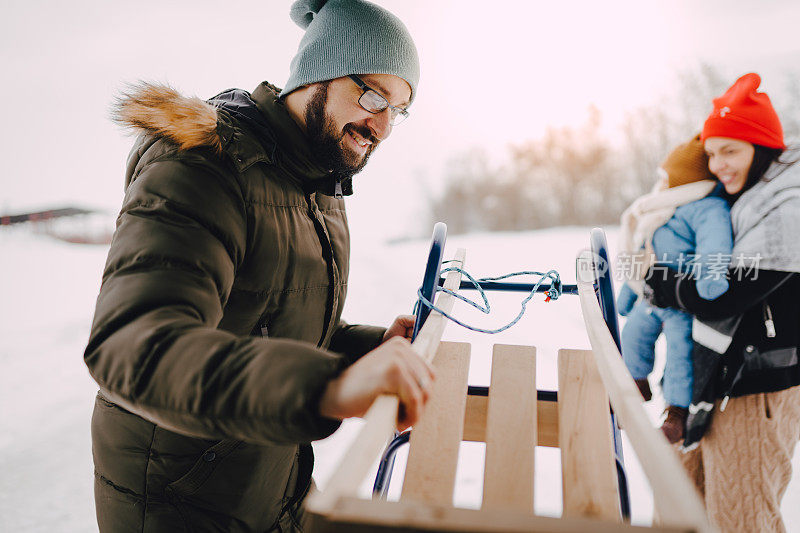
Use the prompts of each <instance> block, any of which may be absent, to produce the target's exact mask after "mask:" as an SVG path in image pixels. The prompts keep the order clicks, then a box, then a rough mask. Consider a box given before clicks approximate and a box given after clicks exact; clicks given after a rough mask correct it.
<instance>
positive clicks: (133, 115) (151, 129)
mask: <svg viewBox="0 0 800 533" xmlns="http://www.w3.org/2000/svg"><path fill="white" fill-rule="evenodd" d="M279 94H280V89H279V88H277V87H275V86H273V85H271V84H269V83H267V82H262V83H261V84H260V85H259V86H258V87H257V88H256V90H255V91H253V93H252V94H251V93H248V92H247V91H243V90H241V89H228V90H226V91H223V92H221V93H219V94H218V95H216V96H214V97H213V98H211V99H210V100H207V101H206V100H202V99H200V98H198V97H196V96H184V95H182V94H180V93H179V92H178V91H177V90H175V89H173V88H172V87H169V86H166V85H158V84H152V83H139V84H137V85H133V86H130V87H129V88H128V89H127V90H126V91H125V92H123V94H122V95H120V97H119V98H117V100H116V101H115V103H114V105H113V107H112V120H114V122H116V123H117V124H119V125H121V126H123V127H125V128H130V129H133V130H135V131H137V132H139V133H144V134H147V135H152V136H156V137H160V138H164V139H167V140H168V141H170V142H171V143H173V144H175V145H176V146H177V147H178V148H179V149H180V150H191V149H193V148H200V147H208V148H210V149H211V150H213V151H214V152H215V153H216V154H218V155H220V156H223V155H227V156H229V159H230V161H231V162H232V164H233V165H234V166H235V167H236V168H237V170H238V171H240V172H242V171H244V170H246V168H247V167H249V166H250V165H253V164H255V163H258V162H264V163H268V164H272V163H277V164H279V165H280V166H281V167H282V168H284V169H285V170H286V171H287V172H288V174H289V175H290V176H291V177H292V178H294V179H297V180H298V181H300V182H301V183H302V184H303V187H304V188H310V189H313V190H317V191H318V192H321V193H323V194H327V195H331V196H340V195H344V196H348V195H351V194H352V193H353V187H352V178H351V177H347V178H344V179H342V178H339V177H338V176H336V175H334V174H332V173H331V172H330V171H328V170H326V169H325V168H324V167H323V166H322V165H321V164H319V163H318V162H317V160H316V157H315V154H314V150H313V148H312V147H311V146H310V145H309V144H308V140H307V139H306V137H305V134H303V132H302V131H301V130H300V128H299V126H297V124H296V123H295V122H294V120H293V119H292V118H291V117H290V116H289V113H288V112H287V110H286V108H285V106H284V104H283V102H282V101H280V98H279Z"/></svg>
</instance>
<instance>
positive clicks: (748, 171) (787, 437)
mask: <svg viewBox="0 0 800 533" xmlns="http://www.w3.org/2000/svg"><path fill="white" fill-rule="evenodd" d="M760 83H761V79H760V78H759V76H758V75H757V74H747V75H745V76H742V77H741V78H740V79H739V80H738V81H737V82H736V83H735V84H734V85H733V86H732V87H731V88H730V89H728V91H727V92H726V93H725V94H724V95H723V96H721V97H719V98H716V99H715V100H714V110H713V111H712V113H711V115H710V116H709V117H708V119H707V120H706V122H705V124H704V127H703V133H702V136H701V138H702V140H703V143H704V147H705V150H706V153H707V154H708V156H709V164H708V165H709V169H710V170H711V172H712V173H713V174H714V175H715V176H716V177H717V179H719V181H720V182H721V183H722V185H723V186H724V188H725V193H726V197H727V198H728V201H729V202H730V203H731V221H732V224H733V233H734V248H733V258H732V261H731V269H730V270H729V272H728V275H729V280H730V288H729V290H728V292H726V293H725V294H724V295H722V296H721V297H719V298H718V299H716V300H712V301H709V300H705V299H703V298H701V297H700V296H699V295H698V293H697V287H696V284H695V282H694V280H692V279H691V278H690V277H688V276H685V275H680V274H674V273H673V272H674V271H669V270H667V269H664V268H655V267H654V268H653V269H651V274H655V275H651V276H649V279H648V280H647V285H648V287H649V288H650V290H648V291H647V292H648V293H649V294H648V298H649V299H650V300H651V302H652V303H654V304H655V305H658V306H660V307H675V308H679V309H682V310H685V311H688V312H689V313H692V314H693V315H695V317H696V319H695V321H694V325H693V331H692V336H693V338H694V341H695V345H694V356H693V357H694V371H695V382H694V390H693V397H692V404H691V406H690V408H689V412H690V414H689V418H688V420H687V428H686V438H685V440H684V443H683V445H684V451H687V450H688V452H687V453H686V454H685V455H683V456H682V459H683V461H684V465H685V466H686V468H687V470H688V472H689V474H690V476H691V477H692V478H693V480H694V482H695V484H696V485H697V487H698V490H699V491H700V493H701V495H702V496H703V497H704V499H705V504H706V509H707V511H708V514H709V517H710V518H711V520H712V521H714V522H715V523H716V525H717V526H718V527H719V528H720V529H721V530H722V531H723V532H728V531H737V532H738V531H759V532H761V531H785V528H784V525H783V520H782V518H781V514H780V501H781V498H782V497H783V493H784V492H785V490H786V486H787V485H788V483H789V480H790V479H791V459H792V455H793V454H794V449H795V446H796V445H797V441H798V439H800V386H798V385H800V364H798V345H800V163H798V160H800V147H792V148H786V146H785V144H784V141H783V130H782V128H781V124H780V121H779V120H778V116H777V114H776V113H775V111H774V109H773V108H772V104H771V102H770V100H769V97H768V96H767V95H766V94H764V93H759V92H758V91H757V89H758V86H759V85H760ZM656 273H657V274H656ZM712 415H713V421H712ZM701 438H702V440H701Z"/></svg>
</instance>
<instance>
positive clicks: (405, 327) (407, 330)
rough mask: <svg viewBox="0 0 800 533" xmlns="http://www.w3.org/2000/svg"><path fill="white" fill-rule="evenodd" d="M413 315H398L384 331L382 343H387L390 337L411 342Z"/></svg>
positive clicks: (414, 318) (414, 319)
mask: <svg viewBox="0 0 800 533" xmlns="http://www.w3.org/2000/svg"><path fill="white" fill-rule="evenodd" d="M416 319H417V318H416V317H415V316H414V315H400V316H399V317H397V318H395V319H394V322H392V325H391V326H389V329H387V330H386V333H385V334H384V336H383V342H386V341H388V340H389V339H391V338H392V337H404V338H406V339H408V340H409V341H410V340H411V335H412V334H413V333H414V322H415V321H416Z"/></svg>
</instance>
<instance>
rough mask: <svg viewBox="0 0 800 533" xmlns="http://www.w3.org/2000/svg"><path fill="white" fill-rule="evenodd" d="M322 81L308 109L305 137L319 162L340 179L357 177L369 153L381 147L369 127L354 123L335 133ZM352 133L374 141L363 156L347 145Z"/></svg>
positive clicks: (326, 92) (326, 90) (326, 91)
mask: <svg viewBox="0 0 800 533" xmlns="http://www.w3.org/2000/svg"><path fill="white" fill-rule="evenodd" d="M329 83H330V82H323V83H321V84H320V85H319V87H317V90H316V92H315V93H314V95H313V96H312V97H311V99H310V100H309V102H308V105H307V106H306V113H305V119H306V134H307V135H308V138H309V141H310V143H311V148H312V150H313V151H314V155H315V156H316V158H317V160H318V161H319V163H320V164H321V165H322V166H323V167H325V168H326V169H328V170H330V171H332V172H333V173H334V174H335V175H336V176H338V177H339V178H342V179H344V178H349V177H351V176H353V175H354V174H357V173H358V172H360V171H361V169H362V168H364V165H366V164H367V160H368V159H369V156H370V154H371V153H372V151H373V150H374V149H375V147H376V146H377V145H378V139H376V138H375V136H374V135H372V132H371V131H370V129H369V128H366V127H364V126H357V125H356V124H353V123H352V122H351V123H349V124H346V125H345V126H344V128H343V129H344V131H343V132H338V131H336V128H335V126H334V124H333V120H331V118H330V117H329V116H328V115H327V114H326V113H325V104H326V102H327V101H328V85H329ZM350 131H353V132H355V133H357V134H358V135H360V136H361V137H363V138H364V139H367V140H369V141H370V142H372V144H370V145H369V146H367V151H366V153H365V154H364V155H363V156H361V155H360V154H356V153H355V152H353V151H351V150H350V149H349V148H347V147H346V146H345V143H344V142H343V141H344V136H345V135H347V133H348V132H350Z"/></svg>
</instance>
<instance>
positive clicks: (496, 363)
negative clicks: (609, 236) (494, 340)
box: [306, 225, 715, 533]
mask: <svg viewBox="0 0 800 533" xmlns="http://www.w3.org/2000/svg"><path fill="white" fill-rule="evenodd" d="M442 226H443V225H442ZM437 231H439V233H440V237H441V247H440V249H439V250H438V253H439V258H438V262H437V261H436V260H435V259H433V260H429V264H428V267H429V268H428V272H427V273H426V280H428V279H429V278H430V275H431V273H434V274H435V275H436V279H438V273H439V271H440V269H441V249H442V248H443V234H442V231H444V230H443V229H442V227H439V225H437V229H435V230H434V245H433V246H432V249H431V256H432V257H433V255H434V249H435V248H436V239H437ZM592 239H593V243H594V242H599V243H600V245H601V252H602V254H601V255H604V257H603V259H606V260H607V255H606V251H605V236H604V234H603V233H602V230H599V229H595V230H594V231H593V233H592ZM595 251H597V249H595ZM465 255H466V254H465V250H463V249H459V250H458V251H457V252H456V254H455V258H454V262H455V264H456V266H459V267H463V265H464V261H465ZM595 258H596V257H595V256H593V255H592V254H590V253H588V252H584V253H583V254H581V256H580V257H579V258H578V273H579V275H578V278H579V279H578V282H577V291H576V292H577V293H578V295H579V298H580V303H581V310H582V314H583V317H584V322H585V324H586V329H587V332H588V335H589V339H590V343H591V347H592V349H591V350H571V349H563V350H559V353H558V378H559V390H558V392H557V399H556V398H545V399H541V398H540V397H541V391H537V389H536V386H535V374H536V372H535V361H536V351H535V348H533V347H531V346H511V345H495V347H494V352H493V360H492V375H491V384H490V386H489V389H488V396H482V395H480V394H469V392H470V389H471V388H470V387H468V384H467V374H468V368H469V355H470V345H469V344H466V343H453V342H441V337H442V332H443V330H444V327H445V325H446V323H447V319H446V318H445V317H444V316H443V315H441V314H440V313H438V312H432V313H430V314H429V316H428V317H427V319H426V320H425V321H424V325H423V326H422V328H421V330H420V331H419V334H418V335H417V337H416V338H415V340H414V342H413V344H412V346H413V348H414V349H415V350H416V351H417V353H418V354H419V355H420V356H421V357H424V358H425V359H427V360H429V361H432V362H433V364H434V366H435V367H436V372H437V373H436V375H437V379H436V382H435V385H434V389H433V392H432V396H431V398H430V400H429V403H428V406H427V408H426V410H425V413H424V414H423V416H422V418H421V419H420V420H419V422H418V423H417V424H416V425H415V426H414V428H413V432H412V433H411V437H410V449H409V454H408V462H407V466H406V472H405V477H404V480H403V487H402V494H401V497H400V501H397V502H389V501H385V500H383V499H372V500H365V499H361V498H358V497H357V490H358V487H359V486H360V485H361V483H362V481H364V479H365V478H366V476H367V474H368V472H369V470H370V468H371V467H372V466H373V465H374V464H375V462H376V460H377V459H378V458H379V457H380V456H381V451H382V450H383V448H384V447H385V446H386V444H387V442H389V441H390V439H392V437H393V436H394V428H395V422H396V419H397V409H398V400H397V398H396V397H394V396H382V397H380V398H378V399H377V400H376V401H375V402H374V403H373V405H372V407H371V408H370V410H369V412H368V413H367V414H366V415H365V417H364V419H365V424H364V425H363V427H362V428H361V432H360V433H359V435H358V436H357V438H356V439H355V440H354V441H353V444H352V445H351V447H350V448H349V449H348V450H347V452H346V453H345V454H344V456H343V457H342V459H341V460H340V462H339V464H338V466H337V469H336V470H335V473H334V474H333V476H332V477H331V479H330V481H329V483H328V485H327V486H326V487H325V488H324V490H323V491H321V492H315V493H313V494H311V495H309V497H308V499H307V501H306V511H307V513H308V514H309V517H310V520H309V522H310V529H311V531H314V532H342V533H344V532H348V533H350V532H354V533H356V532H367V531H382V532H384V531H385V532H407V531H464V532H500V531H509V532H587V531H591V532H623V531H640V530H641V531H659V532H698V533H706V532H713V531H715V530H714V529H713V528H712V527H711V525H710V524H709V522H708V521H707V518H706V515H705V511H704V509H703V505H702V503H701V500H700V497H699V495H698V494H697V492H696V490H695V488H694V486H693V485H692V483H691V482H690V480H689V479H688V477H687V476H686V474H685V473H684V470H683V468H682V466H681V464H680V461H679V459H678V457H677V455H676V453H675V451H674V450H673V449H672V448H671V447H670V445H669V444H668V443H667V441H666V439H665V438H664V437H663V435H662V434H661V432H660V431H658V430H657V429H655V428H653V427H652V425H651V422H650V420H649V419H648V417H647V415H646V413H645V411H644V409H643V407H642V398H641V395H640V394H639V391H638V389H637V388H636V385H635V384H634V382H633V379H632V378H631V376H630V374H629V373H628V371H627V368H626V367H625V364H624V363H623V361H622V358H621V356H620V352H619V349H618V347H617V344H616V343H615V341H614V338H613V337H612V334H611V332H610V330H609V327H608V326H607V324H606V320H604V316H603V311H601V306H603V305H604V306H606V313H605V315H606V317H608V316H610V313H609V311H610V312H611V313H614V312H615V310H614V307H613V305H614V304H613V289H612V288H611V286H610V279H611V278H610V268H608V267H606V273H605V276H606V282H607V283H608V285H607V286H606V287H605V288H603V287H600V289H599V290H598V285H599V283H598V281H599V280H598V275H597V272H598V270H597V262H596V261H594V259H595ZM606 264H607V262H606ZM587 265H590V267H589V268H590V270H591V271H592V272H594V273H595V277H594V279H591V278H589V280H588V281H587V280H584V281H582V280H581V277H585V276H581V275H580V273H581V271H582V270H583V271H584V272H585V271H586V270H587ZM460 282H461V274H460V273H459V272H457V271H451V272H449V273H448V274H447V276H446V279H445V282H444V286H445V287H446V288H448V289H451V290H457V289H458V288H459V287H460V285H461V283H460ZM425 289H426V287H425V283H423V290H425ZM428 289H429V290H431V292H430V294H431V295H432V294H433V292H432V289H431V287H428ZM609 294H610V296H611V298H612V299H611V300H610V301H609V300H608V297H609ZM454 300H455V298H453V297H452V296H450V295H448V294H446V293H440V294H439V296H438V298H437V300H436V305H437V307H439V308H440V309H442V310H443V311H444V312H446V313H449V312H450V310H451V309H452V307H453V303H454ZM608 306H610V309H609V308H608ZM418 315H419V313H418ZM614 320H616V315H614ZM609 401H610V404H611V408H612V409H613V412H614V413H615V415H616V416H617V417H618V418H619V421H620V422H621V425H622V427H624V428H625V431H626V433H627V435H628V437H629V439H630V441H631V444H632V445H633V447H634V450H635V452H636V454H637V456H638V458H639V461H640V463H641V465H642V468H643V470H644V472H645V474H646V476H647V478H648V480H649V482H650V485H651V487H652V490H653V499H654V508H655V510H656V512H655V514H656V516H657V517H660V521H659V522H658V523H657V525H654V526H653V527H641V526H632V525H630V524H628V523H625V521H624V520H623V515H624V514H625V513H624V512H621V502H622V501H623V500H621V499H620V486H621V483H620V481H621V478H620V477H619V476H618V472H617V466H616V465H615V450H614V443H613V442H612V439H613V432H614V431H618V430H617V428H616V423H615V422H613V418H611V417H612V415H611V413H610V410H609ZM609 421H612V423H609ZM462 441H478V442H485V443H486V454H485V468H484V486H483V501H482V506H481V509H479V510H476V509H463V508H456V507H454V506H453V491H454V488H455V476H456V466H457V462H458V451H459V446H460V444H461V442H462ZM537 445H538V446H552V447H558V448H560V449H561V462H562V468H561V470H562V489H563V490H562V492H563V515H562V517H561V518H553V517H545V516H536V515H534V514H533V494H534V490H542V489H541V488H535V487H534V475H533V473H534V468H535V465H534V448H535V446H537ZM623 489H624V490H625V491H627V489H626V488H625V487H623Z"/></svg>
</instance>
